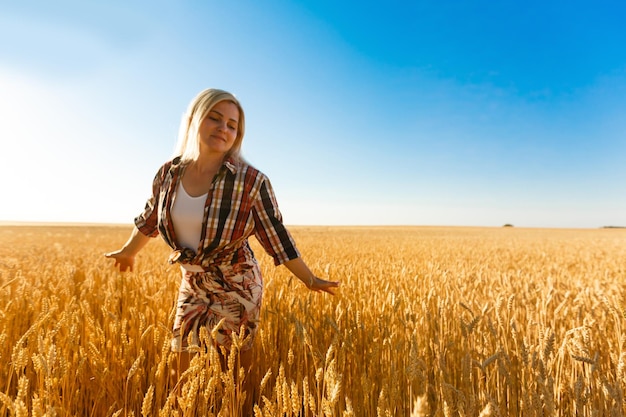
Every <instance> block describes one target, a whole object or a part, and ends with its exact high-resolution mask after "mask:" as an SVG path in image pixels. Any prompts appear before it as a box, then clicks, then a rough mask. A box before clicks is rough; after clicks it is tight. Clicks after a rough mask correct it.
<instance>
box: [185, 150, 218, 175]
mask: <svg viewBox="0 0 626 417" xmlns="http://www.w3.org/2000/svg"><path fill="white" fill-rule="evenodd" d="M224 157H225V155H223V154H213V153H212V154H200V156H199V157H198V159H196V160H195V161H192V162H191V168H192V169H193V170H195V171H197V172H198V173H215V172H217V171H219V169H220V167H221V166H222V164H223V163H224Z"/></svg>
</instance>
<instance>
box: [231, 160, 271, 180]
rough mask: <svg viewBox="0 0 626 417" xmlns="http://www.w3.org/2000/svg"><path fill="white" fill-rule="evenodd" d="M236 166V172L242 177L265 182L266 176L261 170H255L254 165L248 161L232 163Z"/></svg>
mask: <svg viewBox="0 0 626 417" xmlns="http://www.w3.org/2000/svg"><path fill="white" fill-rule="evenodd" d="M234 165H235V166H236V170H237V172H239V173H240V174H241V175H242V176H243V177H246V178H249V179H253V180H255V181H260V182H262V181H265V180H267V179H268V178H267V175H265V174H264V173H263V172H262V171H261V170H259V169H258V168H256V167H255V166H254V165H252V164H250V163H249V162H248V161H245V160H243V159H241V160H239V161H236V162H235V163H234Z"/></svg>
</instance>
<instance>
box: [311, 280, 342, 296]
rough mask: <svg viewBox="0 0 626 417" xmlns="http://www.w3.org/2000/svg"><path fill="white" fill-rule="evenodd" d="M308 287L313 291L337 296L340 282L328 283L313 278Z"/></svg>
mask: <svg viewBox="0 0 626 417" xmlns="http://www.w3.org/2000/svg"><path fill="white" fill-rule="evenodd" d="M307 287H308V288H309V289H310V290H311V291H315V292H320V291H324V292H327V293H329V294H331V295H335V292H334V291H335V289H336V288H338V287H339V281H326V280H325V279H321V278H318V277H316V276H313V277H311V281H310V282H309V285H307Z"/></svg>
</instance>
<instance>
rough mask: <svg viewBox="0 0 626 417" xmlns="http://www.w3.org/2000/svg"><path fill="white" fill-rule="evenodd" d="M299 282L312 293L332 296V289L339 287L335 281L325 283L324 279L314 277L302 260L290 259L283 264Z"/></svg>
mask: <svg viewBox="0 0 626 417" xmlns="http://www.w3.org/2000/svg"><path fill="white" fill-rule="evenodd" d="M283 265H285V266H286V267H287V269H289V271H291V273H292V274H294V275H295V276H296V277H297V278H298V279H299V280H300V281H302V282H303V283H304V285H306V286H307V288H308V289H310V290H313V291H317V292H320V291H324V292H327V293H329V294H332V295H334V294H335V293H334V289H335V288H337V287H339V282H337V281H326V280H324V279H321V278H318V277H316V276H315V275H314V274H313V272H311V270H310V269H309V267H308V266H307V265H306V264H305V263H304V261H303V260H302V258H296V259H292V260H290V261H286V262H285V263H283Z"/></svg>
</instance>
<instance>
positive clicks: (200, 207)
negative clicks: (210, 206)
mask: <svg viewBox="0 0 626 417" xmlns="http://www.w3.org/2000/svg"><path fill="white" fill-rule="evenodd" d="M207 194H208V193H206V194H202V195H201V196H199V197H192V196H190V195H189V194H187V191H185V187H183V182H182V181H180V182H179V183H178V189H177V191H176V199H175V201H174V205H173V206H172V212H171V215H172V223H173V224H174V232H175V233H176V238H177V240H178V244H179V245H181V246H182V247H184V248H189V249H192V250H193V251H194V252H195V251H197V250H198V246H199V245H200V235H201V233H202V220H203V219H204V204H205V203H206V198H207Z"/></svg>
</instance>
